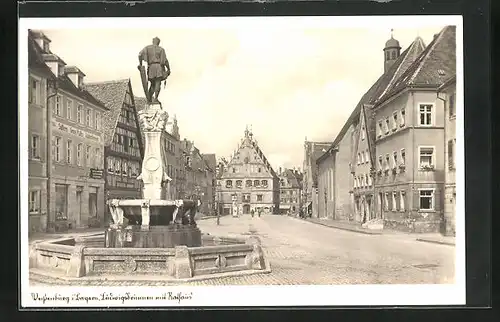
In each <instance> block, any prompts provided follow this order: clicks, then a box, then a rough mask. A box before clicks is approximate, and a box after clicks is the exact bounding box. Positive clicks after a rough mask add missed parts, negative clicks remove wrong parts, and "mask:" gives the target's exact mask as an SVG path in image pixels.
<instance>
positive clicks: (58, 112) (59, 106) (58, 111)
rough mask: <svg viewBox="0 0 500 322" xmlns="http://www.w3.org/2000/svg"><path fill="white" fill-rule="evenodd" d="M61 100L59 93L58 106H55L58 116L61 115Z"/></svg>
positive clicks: (57, 97)
mask: <svg viewBox="0 0 500 322" xmlns="http://www.w3.org/2000/svg"><path fill="white" fill-rule="evenodd" d="M61 102H62V98H61V95H57V96H56V106H55V108H54V113H55V114H56V115H57V116H61Z"/></svg>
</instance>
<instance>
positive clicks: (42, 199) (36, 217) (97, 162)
mask: <svg viewBox="0 0 500 322" xmlns="http://www.w3.org/2000/svg"><path fill="white" fill-rule="evenodd" d="M50 43H51V40H50V39H49V38H48V37H47V36H46V35H44V34H43V33H42V32H37V31H30V32H29V36H28V50H29V55H28V56H29V58H28V59H29V64H28V69H29V112H28V114H29V141H30V142H29V161H28V162H29V167H28V169H29V170H28V172H29V197H28V198H29V229H30V232H34V231H56V230H66V229H72V228H86V227H93V226H96V227H99V226H103V225H105V224H106V223H107V222H108V221H109V220H110V219H109V214H108V209H107V207H106V201H107V200H108V199H111V198H121V199H127V198H130V199H133V198H141V183H140V181H139V180H137V179H136V178H137V176H138V175H139V174H140V172H141V162H142V158H143V153H144V146H143V140H142V135H141V132H142V131H141V128H140V125H139V122H138V118H137V112H138V111H139V110H141V109H143V108H144V107H145V104H146V101H145V99H144V98H141V97H135V96H134V94H133V92H132V86H131V83H130V80H129V79H122V80H109V81H102V82H98V83H87V82H85V74H84V73H83V71H81V70H80V69H79V68H78V67H76V66H68V65H67V64H66V62H64V60H63V59H62V58H61V57H59V56H57V55H56V54H55V53H53V52H52V51H51V50H50ZM164 140H166V141H167V142H166V144H165V146H166V147H167V150H168V151H166V153H165V155H167V158H168V160H167V163H168V175H169V176H170V177H171V178H172V182H171V189H170V196H169V198H171V199H183V198H194V199H198V200H200V201H201V208H200V212H202V213H210V212H211V211H212V208H213V207H214V196H215V194H214V191H215V189H214V186H215V167H216V157H215V154H203V153H202V152H201V151H200V150H199V149H198V148H197V147H196V146H195V145H194V142H192V141H189V140H188V139H182V140H181V137H180V134H179V125H178V124H177V120H176V118H175V116H173V117H171V118H170V119H169V124H168V130H167V133H164Z"/></svg>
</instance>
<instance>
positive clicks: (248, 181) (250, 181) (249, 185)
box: [245, 180, 252, 188]
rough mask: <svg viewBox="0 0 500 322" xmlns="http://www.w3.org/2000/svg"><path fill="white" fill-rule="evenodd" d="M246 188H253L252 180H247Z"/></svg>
mask: <svg viewBox="0 0 500 322" xmlns="http://www.w3.org/2000/svg"><path fill="white" fill-rule="evenodd" d="M245 186H246V187H247V188H249V187H251V186H252V180H247V181H246V182H245Z"/></svg>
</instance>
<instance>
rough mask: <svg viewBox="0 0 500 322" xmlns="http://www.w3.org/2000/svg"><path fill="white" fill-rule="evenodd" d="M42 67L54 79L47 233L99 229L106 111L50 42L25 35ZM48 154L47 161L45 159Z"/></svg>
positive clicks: (49, 128) (49, 130)
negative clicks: (72, 229)
mask: <svg viewBox="0 0 500 322" xmlns="http://www.w3.org/2000/svg"><path fill="white" fill-rule="evenodd" d="M30 37H32V38H33V40H34V41H35V43H36V50H37V51H39V53H40V54H41V56H42V57H43V60H44V62H45V64H46V65H47V66H48V67H49V68H50V70H51V72H52V74H54V75H55V76H57V82H56V88H57V92H56V93H54V99H53V100H50V103H49V104H48V105H47V108H48V109H50V113H47V115H50V125H49V126H47V137H48V138H50V142H51V148H50V149H47V150H46V153H47V161H48V162H47V169H48V171H47V213H48V218H47V222H48V224H47V229H48V230H58V229H68V228H69V229H71V228H80V227H87V226H95V225H102V223H103V220H104V199H105V198H104V178H103V177H102V172H103V166H104V160H103V154H104V138H103V124H102V115H103V114H104V113H105V112H106V111H107V110H108V109H107V108H106V107H105V105H104V104H103V103H102V102H100V101H99V100H98V99H96V98H95V97H94V96H92V95H91V94H90V93H89V92H88V91H87V90H86V89H85V87H84V76H85V74H84V73H83V72H82V71H80V70H79V69H78V68H77V67H74V66H66V64H65V62H64V61H63V60H62V59H61V58H59V57H58V56H57V55H55V54H54V53H52V52H51V51H50V39H48V38H47V37H46V36H45V35H44V34H43V33H41V32H30ZM49 155H50V157H49Z"/></svg>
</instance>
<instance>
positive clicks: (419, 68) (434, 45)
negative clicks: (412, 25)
mask: <svg viewBox="0 0 500 322" xmlns="http://www.w3.org/2000/svg"><path fill="white" fill-rule="evenodd" d="M448 28H449V26H446V27H444V28H443V29H442V30H441V31H440V32H439V34H438V35H437V37H436V38H435V39H434V41H433V42H432V43H430V44H429V46H430V48H429V50H428V51H427V52H425V54H424V55H423V57H421V59H418V67H417V69H416V70H415V72H414V73H413V75H412V76H411V77H410V80H409V81H408V84H412V83H413V81H414V80H415V77H417V75H418V73H419V72H420V70H422V67H423V66H424V65H425V62H426V60H427V59H428V58H429V56H430V53H431V52H432V51H433V50H434V49H435V48H436V45H437V44H438V43H439V41H440V40H441V39H442V37H443V35H444V33H445V30H447V29H448ZM416 61H417V60H415V62H416Z"/></svg>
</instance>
